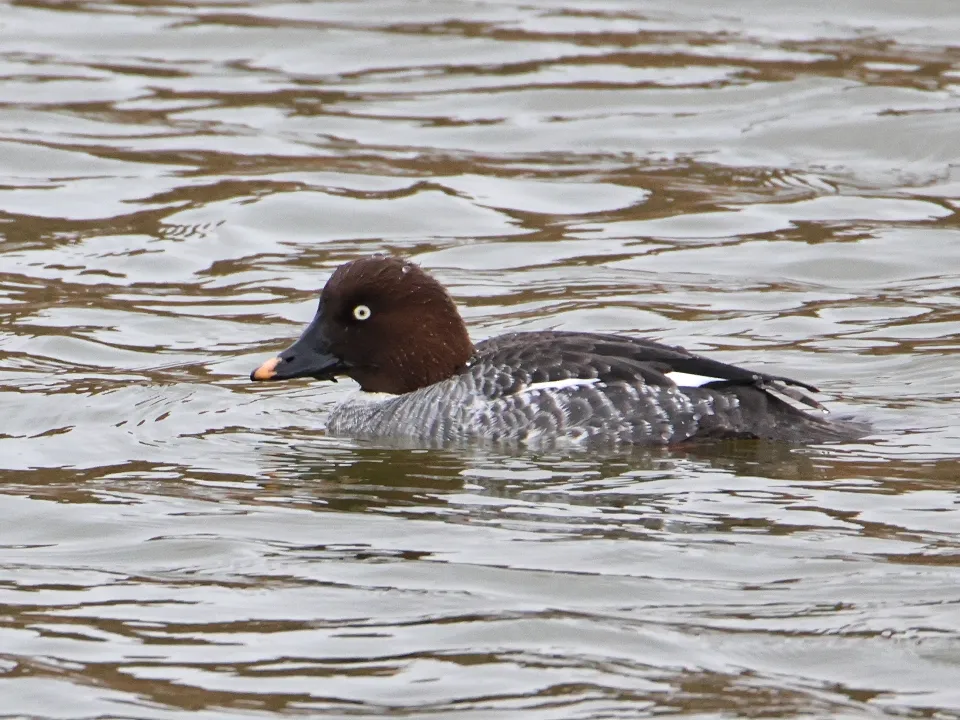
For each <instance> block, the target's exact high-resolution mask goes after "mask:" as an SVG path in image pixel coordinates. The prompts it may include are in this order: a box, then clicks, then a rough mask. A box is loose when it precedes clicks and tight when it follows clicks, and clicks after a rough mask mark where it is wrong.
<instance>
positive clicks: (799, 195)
mask: <svg viewBox="0 0 960 720" xmlns="http://www.w3.org/2000/svg"><path fill="white" fill-rule="evenodd" d="M954 5H955V4H954V2H953V0H940V1H936V2H934V1H929V2H915V3H910V4H904V3H897V2H893V1H892V0H880V1H875V0H871V1H870V2H865V1H864V2H851V3H843V4H841V5H839V6H838V5H837V4H836V3H827V2H822V1H815V2H809V3H804V4H802V5H800V6H798V5H796V4H793V5H791V6H788V5H786V4H783V5H782V7H771V6H770V4H769V3H760V2H746V1H744V2H738V3H733V4H730V3H727V4H725V5H724V6H723V8H722V9H721V8H718V6H717V5H716V4H715V3H712V2H705V1H699V0H698V1H694V2H688V3H684V4H682V6H677V5H676V3H667V2H659V0H645V2H643V3H639V4H638V3H635V2H617V1H616V0H609V1H607V0H604V1H603V2H596V3H590V4H584V3H569V2H568V3H563V2H556V3H546V2H542V3H541V2H534V3H525V4H524V3H513V2H495V3H483V2H466V1H464V2H454V1H451V2H436V3H412V2H408V1H407V0H404V1H403V2H388V1H386V0H384V1H379V0H371V1H369V2H363V3H355V2H342V3H338V2H301V3H289V2H287V3H285V2H257V3H252V2H249V3H247V2H232V3H222V2H213V1H209V2H193V3H179V2H173V1H168V2H165V3H164V2H132V1H131V2H102V3H86V2H69V3H67V2H42V1H41V2H13V3H11V4H9V5H8V6H7V7H6V8H5V9H4V11H3V13H2V17H0V33H2V37H3V43H2V45H0V403H2V409H3V413H2V415H0V480H2V486H0V618H2V620H0V706H2V708H3V711H2V713H0V714H3V716H4V717H31V718H93V717H124V718H164V719H178V718H187V717H190V718H191V719H192V720H194V719H198V720H207V719H213V718H236V717H239V716H243V717H258V718H273V717H279V716H284V715H290V716H302V715H309V716H331V717H374V716H377V717H382V716H407V717H458V718H459V717H475V718H513V717H517V716H519V715H522V716H524V717H530V718H544V719H546V718H597V719H599V718H613V717H639V716H646V715H662V714H666V713H672V714H682V715H685V716H697V717H743V716H747V717H772V716H789V717H795V716H821V717H822V716H827V715H832V716H843V717H876V716H881V715H885V714H892V715H896V716H900V717H902V716H910V717H953V716H958V715H960V690H958V689H957V683H956V678H957V677H960V560H958V558H960V540H958V537H960V491H958V482H957V479H958V476H960V462H958V457H960V430H958V429H957V420H956V418H957V416H958V410H960V402H958V399H957V395H958V389H960V364H958V361H957V358H958V349H960V342H958V337H960V299H958V297H960V293H958V289H960V224H958V221H957V217H958V216H957V207H958V203H960V177H958V170H957V168H958V167H960V131H958V128H960V125H958V123H957V113H958V111H960V60H958V56H957V53H956V48H955V41H956V37H957V36H958V33H960V14H958V13H957V12H956V8H955V6H954ZM377 251H383V252H391V253H399V254H404V255H407V256H409V257H412V258H413V259H414V260H416V261H417V262H419V263H421V264H422V265H423V266H424V267H426V268H428V269H429V270H430V271H432V272H433V273H435V274H436V275H437V276H438V277H439V278H440V279H441V280H442V281H443V282H444V283H445V284H447V285H448V286H449V288H450V290H451V292H452V294H453V295H454V297H455V298H456V300H457V302H458V303H459V305H460V307H461V309H462V311H463V314H464V317H465V318H466V320H467V323H468V325H469V326H470V329H471V332H472V334H473V336H474V337H475V338H477V339H479V338H483V337H489V336H491V335H495V334H497V333H501V332H505V331H508V330H533V329H546V328H558V329H566V330H600V331H610V332H624V333H637V334H642V335H645V336H650V337H654V338H658V339H660V340H663V341H665V342H668V343H674V344H682V345H685V346H687V347H689V348H690V349H693V350H697V351H704V352H710V353H711V354H713V355H715V356H716V357H719V358H721V359H725V360H729V361H733V362H738V363H742V364H744V365H747V366H751V367H756V368H758V369H762V370H765V371H767V372H771V373H781V374H786V375H789V376H794V377H797V378H798V379H801V380H805V381H808V382H811V383H813V384H816V385H818V386H820V387H821V388H822V389H823V390H824V400H825V401H826V402H828V403H829V404H830V406H831V407H832V408H833V409H834V411H835V412H837V413H840V414H853V415H857V416H859V417H864V418H867V419H869V420H870V421H871V422H872V423H873V424H874V427H875V430H876V432H875V434H874V435H872V436H871V437H869V438H867V439H866V440H864V441H863V442H860V443H855V444H849V445H843V446H834V447H820V448H807V449H802V450H797V449H791V448H784V447H778V446H772V445H766V444H757V443H740V444H727V445H721V446H715V447H705V448H686V449H670V450H662V449H658V450H647V451H644V450H637V451H632V452H623V453H616V454H608V455H605V456H593V455H584V454H577V453H573V454H567V455H554V454H549V453H533V452H526V453H523V452H519V453H518V452H499V451H497V450H496V449H491V448H479V447H474V448H458V449H447V450H424V451H415V450H414V451H411V450H408V449H407V450H405V449H396V448H391V447H389V446H388V445H377V444H374V443H360V442H352V441H350V440H344V439H334V438H328V437H326V436H325V435H324V434H323V430H322V426H323V420H324V417H325V414H326V411H327V410H328V409H329V408H330V406H331V405H332V404H333V403H334V402H335V401H336V400H337V399H338V398H340V397H342V396H343V394H344V393H346V392H349V391H350V389H351V388H350V387H349V383H339V384H337V385H332V384H319V383H312V384H311V383H304V382H301V383H291V384H287V385H282V386H281V385H276V386H273V385H271V386H266V387H264V386H260V385H253V384H251V383H249V382H248V380H247V375H248V374H249V372H250V370H251V369H252V368H253V367H255V366H256V365H257V364H258V363H259V362H260V361H261V360H262V359H264V358H265V357H268V356H269V355H270V354H272V353H273V352H275V351H276V350H278V349H279V348H281V347H283V346H284V345H285V344H287V343H288V342H289V340H290V339H291V338H292V337H294V336H295V335H296V334H297V333H298V332H299V329H300V326H301V325H302V323H304V322H306V321H307V320H308V319H309V318H310V316H311V315H312V313H313V309H314V305H315V294H316V291H317V289H318V288H319V287H320V286H321V285H322V283H323V282H324V280H325V279H326V277H327V276H328V275H329V273H330V271H331V270H332V269H333V268H334V267H335V266H336V265H338V264H339V263H341V262H343V261H345V260H349V259H352V258H355V257H357V256H359V255H362V254H366V253H371V252H377Z"/></svg>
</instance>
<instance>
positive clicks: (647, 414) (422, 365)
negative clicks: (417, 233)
mask: <svg viewBox="0 0 960 720" xmlns="http://www.w3.org/2000/svg"><path fill="white" fill-rule="evenodd" d="M338 375H347V376H348V377H351V378H353V379H354V380H356V381H357V382H358V383H360V389H361V391H362V392H359V393H355V394H354V396H353V397H350V398H348V399H346V400H344V401H343V402H341V403H340V404H338V405H337V406H336V407H335V408H334V409H333V410H332V411H331V413H330V417H329V420H328V422H327V431H328V432H329V433H331V434H334V435H341V436H353V437H367V438H371V437H380V438H403V439H407V440H412V441H416V442H423V443H436V442H438V441H439V442H442V441H451V440H458V439H468V438H469V439H473V438H476V439H486V440H492V441H507V442H510V441H513V442H526V443H537V442H557V441H559V442H561V443H562V442H564V441H572V442H576V443H584V444H586V443H592V442H594V441H598V442H601V443H626V444H635V445H667V444H675V443H682V442H688V441H691V440H705V439H722V438H767V439H771V440H777V441H785V442H792V443H813V442H827V441H840V440H850V439H853V438H856V437H859V436H861V435H863V434H864V428H862V427H860V426H858V425H855V424H853V423H844V422H832V421H829V420H827V419H825V418H824V417H820V416H819V415H813V414H808V413H807V412H804V411H801V410H799V409H797V408H795V407H794V406H793V405H791V404H790V403H788V402H787V401H785V400H784V399H783V398H784V397H786V398H791V399H792V400H794V401H798V402H800V403H803V404H806V405H808V406H810V407H811V408H815V409H817V410H820V411H824V412H825V410H824V408H823V406H821V405H820V403H818V402H817V401H816V400H814V399H812V398H811V397H809V396H808V395H807V394H805V393H804V392H803V391H805V390H806V391H811V392H817V389H816V388H814V387H812V386H810V385H806V384H804V383H801V382H798V381H796V380H790V379H789V378H785V377H778V376H775V375H766V374H764V373H759V372H754V371H752V370H744V369H743V368H739V367H736V366H735V365H727V364H725V363H722V362H718V361H716V360H710V359H708V358H705V357H700V356H699V355H694V354H693V353H690V352H687V351H686V350H684V349H683V348H680V347H670V346H667V345H661V344H660V343H656V342H653V341H651V340H643V339H640V338H633V337H625V336H622V335H602V334H595V333H581V332H521V333H510V334H508V335H501V336H499V337H495V338H491V339H489V340H484V341H483V342H480V343H477V345H476V346H474V345H473V343H471V342H470V337H469V336H468V334H467V329H466V326H465V325H464V323H463V320H462V319H461V317H460V314H459V313H458V312H457V308H456V306H455V305H454V302H453V300H452V299H451V298H450V295H449V294H447V291H446V289H445V288H444V287H443V286H442V285H441V284H440V283H439V282H437V281H436V280H435V279H434V278H433V277H431V276H430V275H428V274H427V273H426V272H424V271H423V270H422V269H421V268H420V267H419V266H417V265H415V264H413V263H412V262H409V261H407V260H403V259H400V258H395V257H386V256H381V255H376V256H373V257H366V258H362V259H359V260H354V261H352V262H348V263H346V264H344V265H341V266H340V267H338V268H337V269H336V270H335V271H334V273H333V275H332V276H331V277H330V279H329V280H328V281H327V284H326V285H325V286H324V288H323V290H322V291H321V293H320V306H319V308H318V309H317V314H316V316H315V317H314V318H313V321H312V322H311V323H310V324H309V326H307V328H306V330H304V332H303V334H302V335H301V336H300V339H299V340H297V341H296V342H295V343H294V344H293V345H291V346H290V347H289V348H288V349H286V350H284V351H283V352H282V353H280V355H279V356H278V357H274V358H271V359H269V360H267V361H266V362H265V363H263V365H261V366H260V367H258V368H257V369H256V370H254V371H253V373H251V375H250V377H251V379H252V380H288V379H291V378H298V377H312V378H315V379H317V380H334V379H335V378H336V377H337V376H338Z"/></svg>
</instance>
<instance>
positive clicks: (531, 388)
mask: <svg viewBox="0 0 960 720" xmlns="http://www.w3.org/2000/svg"><path fill="white" fill-rule="evenodd" d="M598 382H600V378H566V379H564V380H548V381H547V382H538V383H532V384H531V385H527V386H526V387H524V388H522V389H521V390H520V392H535V391H537V390H563V389H565V388H574V387H584V386H586V385H593V384H594V383H598Z"/></svg>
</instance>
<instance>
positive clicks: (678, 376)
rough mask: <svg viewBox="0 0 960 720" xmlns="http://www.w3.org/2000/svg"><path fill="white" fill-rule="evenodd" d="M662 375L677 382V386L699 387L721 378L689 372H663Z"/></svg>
mask: <svg viewBox="0 0 960 720" xmlns="http://www.w3.org/2000/svg"><path fill="white" fill-rule="evenodd" d="M663 376H664V377H666V378H670V379H671V380H673V382H674V383H676V384H677V387H700V386H701V385H706V384H707V383H712V382H717V380H721V379H722V378H715V377H707V376H706V375H691V374H690V373H683V372H668V373H664V374H663Z"/></svg>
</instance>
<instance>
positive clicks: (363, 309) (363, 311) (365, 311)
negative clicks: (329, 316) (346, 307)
mask: <svg viewBox="0 0 960 720" xmlns="http://www.w3.org/2000/svg"><path fill="white" fill-rule="evenodd" d="M370 314H371V313H370V308H368V307H367V306H366V305H357V306H356V307H355V308H354V309H353V316H354V317H355V318H356V319H357V320H366V319H367V318H369V317H370Z"/></svg>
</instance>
